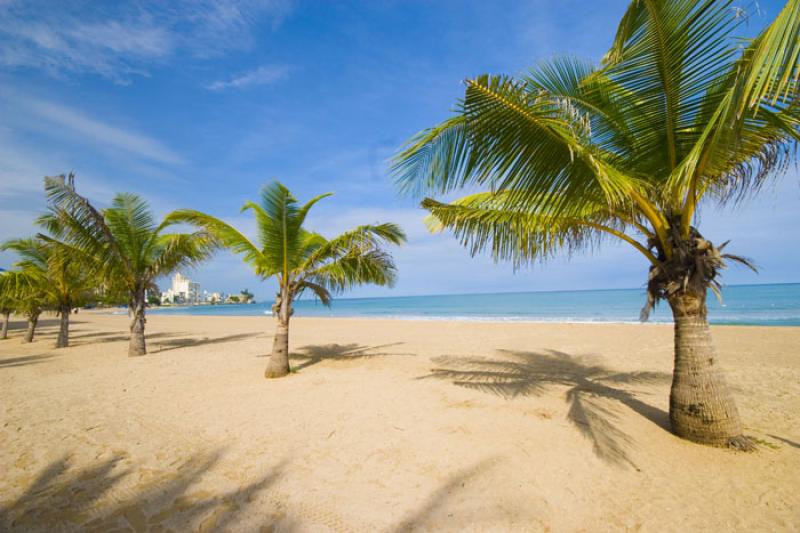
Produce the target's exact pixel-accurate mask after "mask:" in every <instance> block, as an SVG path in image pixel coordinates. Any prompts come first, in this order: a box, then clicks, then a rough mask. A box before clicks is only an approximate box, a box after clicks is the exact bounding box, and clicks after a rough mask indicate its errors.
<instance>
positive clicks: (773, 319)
mask: <svg viewBox="0 0 800 533" xmlns="http://www.w3.org/2000/svg"><path fill="white" fill-rule="evenodd" d="M722 294H723V300H722V302H719V301H717V299H716V298H715V297H714V296H713V295H712V294H711V293H710V292H709V298H708V307H709V310H708V315H709V321H710V322H711V323H712V324H737V325H762V326H800V283H790V284H771V285H731V286H728V287H725V288H724V289H723V293H722ZM644 302H645V291H644V289H613V290H591V291H543V292H506V293H492V294H444V295H433V296H394V297H383V298H336V299H334V301H333V305H332V306H331V307H330V308H328V307H325V306H324V305H322V304H321V303H319V302H318V301H316V300H312V299H302V300H299V301H297V302H295V306H294V307H295V315H294V316H299V317H303V316H306V317H371V318H404V319H415V320H479V321H498V322H499V321H523V322H638V320H639V311H640V310H641V308H642V305H643V304H644ZM271 307H272V302H260V303H257V304H250V305H245V304H233V305H205V306H190V307H170V308H160V309H153V310H151V312H154V313H159V314H182V315H233V316H236V315H238V316H248V315H265V314H267V315H268V314H270V313H271V311H270V309H271ZM650 321H651V322H656V323H664V322H671V321H672V315H671V313H670V310H669V306H668V305H667V304H666V303H665V302H662V303H661V304H660V305H659V306H658V307H657V308H656V310H655V312H653V313H652V315H651V317H650Z"/></svg>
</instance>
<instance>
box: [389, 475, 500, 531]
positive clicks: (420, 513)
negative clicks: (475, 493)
mask: <svg viewBox="0 0 800 533" xmlns="http://www.w3.org/2000/svg"><path fill="white" fill-rule="evenodd" d="M490 463H491V459H484V460H483V461H480V462H478V463H477V464H475V465H473V466H471V467H468V468H464V469H462V470H459V471H458V472H455V473H453V474H452V475H450V476H448V478H447V480H446V481H445V482H444V483H443V484H442V485H440V486H439V488H438V489H436V490H435V491H434V492H432V493H431V494H430V496H428V499H427V500H426V501H425V504H424V505H423V506H422V507H420V508H419V509H417V510H415V511H413V512H412V513H409V514H408V515H407V516H406V517H405V518H404V519H403V520H401V521H400V523H399V524H398V525H397V526H396V527H395V528H393V529H392V531H393V532H395V533H400V532H405V531H413V530H415V529H418V528H423V527H424V526H425V524H426V523H428V522H429V521H430V520H431V519H432V518H433V517H434V516H435V515H436V514H437V513H439V512H440V511H441V509H442V508H443V507H444V506H445V505H446V504H447V501H448V500H449V499H450V497H451V496H452V494H453V493H454V492H456V491H458V490H459V489H460V488H461V487H463V486H464V485H465V484H466V483H467V482H469V481H471V480H472V479H473V478H474V477H475V476H477V475H478V474H480V473H481V472H483V471H484V470H486V469H487V467H488V466H489V464H490Z"/></svg>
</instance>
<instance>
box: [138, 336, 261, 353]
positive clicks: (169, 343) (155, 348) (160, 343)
mask: <svg viewBox="0 0 800 533" xmlns="http://www.w3.org/2000/svg"><path fill="white" fill-rule="evenodd" d="M157 335H158V334H156V335H151V336H148V337H147V338H146V340H147V341H148V348H149V349H148V353H151V354H157V353H161V352H167V351H170V350H177V349H178V348H189V347H192V346H205V345H209V344H221V343H225V342H236V341H241V340H245V339H250V338H253V337H257V336H258V335H260V333H238V334H236V335H226V336H224V337H201V338H198V337H182V338H177V339H176V338H170V337H173V336H174V335H169V334H162V337H161V338H164V339H165V340H160V339H161V338H159V337H157ZM178 335H180V334H178ZM150 339H158V340H156V341H153V342H150Z"/></svg>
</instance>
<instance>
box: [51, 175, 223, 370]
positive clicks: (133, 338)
mask: <svg viewBox="0 0 800 533" xmlns="http://www.w3.org/2000/svg"><path fill="white" fill-rule="evenodd" d="M45 190H46V191H47V195H48V199H49V201H50V204H51V208H52V212H51V213H50V214H49V215H47V216H46V217H42V219H41V222H42V223H43V224H44V225H45V227H46V228H47V229H48V231H49V232H50V233H51V235H53V237H54V238H57V239H60V240H61V241H63V242H64V243H65V244H66V245H68V246H70V247H72V248H73V249H74V250H75V251H76V253H80V254H81V255H82V257H84V258H85V260H86V263H87V264H88V265H89V266H90V268H91V271H92V272H93V274H94V275H96V276H97V278H98V279H100V280H101V281H102V287H103V290H104V292H105V294H106V296H109V295H111V296H117V297H120V298H124V299H125V301H127V303H128V313H129V316H130V334H131V335H130V343H129V347H128V355H131V356H136V355H144V354H145V353H147V348H146V344H145V335H144V331H145V306H146V299H145V293H146V291H147V290H148V289H150V288H153V287H155V280H156V278H158V277H160V276H166V275H169V274H170V273H172V272H174V271H176V270H178V269H180V268H184V267H191V266H194V265H196V264H198V263H199V262H200V261H202V260H204V259H205V258H207V257H208V256H209V255H210V254H211V253H212V252H213V250H214V241H213V239H212V238H211V237H210V236H209V235H208V234H207V233H205V232H202V231H201V232H196V233H166V232H165V230H166V228H167V223H166V222H162V223H161V224H156V222H155V218H154V216H153V213H152V211H151V210H150V207H149V206H148V204H147V202H146V201H145V200H144V199H142V198H141V197H139V196H137V195H135V194H129V193H120V194H117V195H116V196H115V197H114V199H113V200H112V202H111V207H109V208H107V209H102V210H98V209H96V208H95V207H94V206H92V204H91V203H90V202H89V200H87V199H86V198H84V197H83V196H81V195H80V194H78V193H77V192H76V190H75V186H74V176H72V175H70V176H69V177H68V178H66V177H65V176H57V177H48V178H45Z"/></svg>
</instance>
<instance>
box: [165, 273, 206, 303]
mask: <svg viewBox="0 0 800 533" xmlns="http://www.w3.org/2000/svg"><path fill="white" fill-rule="evenodd" d="M161 302H162V303H173V304H191V305H194V304H199V303H201V294H200V284H199V283H197V282H195V281H192V280H190V279H189V278H187V277H185V276H184V275H183V274H181V273H180V272H178V273H176V274H175V275H174V276H173V277H172V287H170V288H169V289H167V292H165V293H162V294H161Z"/></svg>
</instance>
